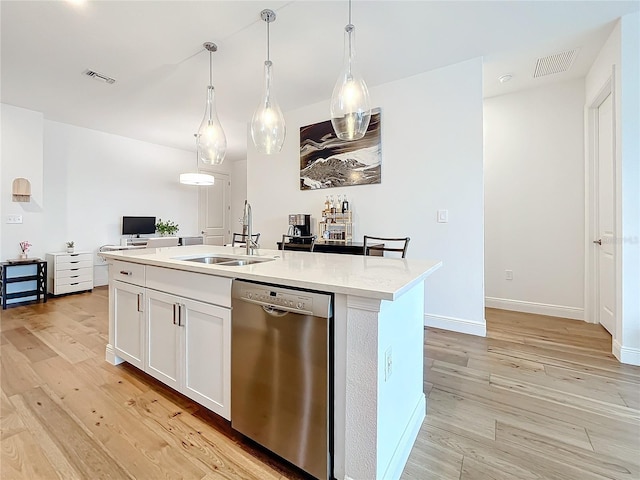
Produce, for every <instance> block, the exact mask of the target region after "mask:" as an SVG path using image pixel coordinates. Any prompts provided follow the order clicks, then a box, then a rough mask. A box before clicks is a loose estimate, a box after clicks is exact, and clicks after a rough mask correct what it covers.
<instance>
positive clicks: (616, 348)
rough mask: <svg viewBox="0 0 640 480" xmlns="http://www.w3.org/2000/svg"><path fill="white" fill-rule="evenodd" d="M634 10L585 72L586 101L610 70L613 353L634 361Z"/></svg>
mask: <svg viewBox="0 0 640 480" xmlns="http://www.w3.org/2000/svg"><path fill="white" fill-rule="evenodd" d="M639 24H640V13H638V12H636V13H633V14H630V15H626V16H624V17H622V18H621V20H620V21H619V22H618V24H617V25H616V27H615V28H614V30H613V32H612V33H611V35H610V36H609V38H608V39H607V42H606V43H605V45H604V46H603V48H602V49H601V51H600V53H599V55H598V58H597V59H596V61H595V62H594V63H593V65H592V67H591V69H590V70H589V73H588V74H587V76H586V79H585V84H586V96H585V100H586V104H587V105H592V104H593V102H594V100H595V97H596V96H597V94H598V93H599V91H600V89H601V88H602V87H603V85H604V83H605V82H606V81H607V79H608V78H609V77H610V76H611V75H612V72H613V74H614V78H615V82H614V99H615V103H614V113H615V125H616V142H615V144H616V148H615V150H616V158H615V162H616V165H615V169H616V186H615V191H616V239H617V241H616V257H617V272H616V275H617V278H616V284H617V304H616V307H617V312H616V318H617V322H616V323H617V325H616V335H615V336H614V338H613V353H614V354H615V356H616V357H617V358H618V359H619V360H620V361H622V362H624V363H631V364H634V365H640V295H638V292H640V166H639V163H640V99H639V92H638V85H640V66H639V65H640V26H639Z"/></svg>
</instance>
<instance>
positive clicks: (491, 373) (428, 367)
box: [0, 288, 640, 480]
mask: <svg viewBox="0 0 640 480" xmlns="http://www.w3.org/2000/svg"><path fill="white" fill-rule="evenodd" d="M107 308H108V302H107V290H106V288H97V289H95V290H94V292H93V293H86V294H80V295H71V296H67V297H61V298H57V299H50V300H49V302H47V303H46V304H34V305H29V306H20V307H12V308H9V309H7V310H4V311H2V319H1V323H0V329H1V334H0V357H1V368H2V372H1V373H2V377H1V379H0V383H1V387H2V388H1V396H0V400H1V402H0V418H1V437H0V440H1V441H0V444H1V456H0V460H1V465H0V478H2V479H3V480H5V479H13V478H17V479H30V480H31V479H56V478H60V479H97V478H113V479H120V478H136V479H160V478H185V479H204V480H212V479H218V478H220V479H284V478H288V479H289V478H290V479H300V478H304V476H303V475H301V473H300V472H299V471H298V470H296V469H294V468H293V467H291V466H289V465H287V464H285V463H284V462H280V461H278V460H277V458H275V457H273V456H271V455H269V454H268V453H267V452H265V451H264V450H263V449H261V448H260V447H258V446H256V445H255V444H253V443H251V442H248V441H245V440H244V439H243V438H242V437H241V436H239V435H237V434H235V433H234V432H233V431H232V430H231V429H230V428H229V425H228V423H227V422H225V421H223V420H221V419H219V417H217V416H215V415H213V414H211V413H209V412H208V411H207V410H206V409H204V408H202V407H199V406H198V405H197V404H195V403H193V402H191V401H190V400H188V399H186V398H185V397H183V396H181V395H178V394H175V393H174V392H172V391H171V390H170V389H168V388H166V387H164V386H163V385H162V384H160V383H158V382H156V381H155V380H153V379H152V378H150V377H148V376H147V375H145V374H144V373H142V372H139V371H138V370H137V369H135V368H133V367H130V366H127V365H125V364H123V365H120V366H117V367H114V366H112V365H109V364H108V363H106V362H105V361H104V348H105V344H106V341H107V324H108V312H107ZM487 330H488V337H487V338H480V337H473V336H468V335H461V334H456V333H452V332H446V331H443V330H437V329H427V331H426V336H425V358H424V365H425V392H427V394H428V411H429V414H428V415H427V418H426V420H425V422H424V424H423V426H422V429H421V431H420V434H419V437H418V440H417V442H416V445H415V447H414V449H413V451H412V453H411V457H410V459H409V462H408V464H407V467H406V469H405V472H404V475H403V478H404V479H407V480H409V479H420V480H424V479H473V480H481V479H490V478H492V479H496V480H510V479H576V480H582V479H586V480H589V479H601V478H608V479H634V480H637V479H640V460H639V458H640V368H637V367H629V366H624V365H620V364H619V363H618V362H617V361H616V360H615V359H614V358H613V357H612V356H611V354H610V353H608V352H610V351H611V345H610V344H611V339H610V337H609V336H608V334H607V333H606V332H605V331H604V330H603V329H602V328H601V327H600V326H598V325H589V324H585V323H583V322H579V321H575V320H563V319H557V318H552V317H543V316H539V315H528V314H519V313H514V312H504V311H500V310H490V309H489V310H487ZM357 480H360V479H357ZM362 480H368V479H362Z"/></svg>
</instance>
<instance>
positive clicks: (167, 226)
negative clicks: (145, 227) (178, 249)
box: [156, 218, 178, 237]
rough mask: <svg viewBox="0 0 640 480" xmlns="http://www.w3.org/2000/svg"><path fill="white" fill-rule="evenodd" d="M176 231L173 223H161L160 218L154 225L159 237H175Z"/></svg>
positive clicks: (175, 224)
mask: <svg viewBox="0 0 640 480" xmlns="http://www.w3.org/2000/svg"><path fill="white" fill-rule="evenodd" d="M177 231H178V224H177V223H174V222H172V221H171V220H167V221H166V222H163V221H162V219H161V218H159V219H158V222H157V223H156V232H158V233H159V234H160V236H162V237H164V236H165V235H175V234H176V232H177Z"/></svg>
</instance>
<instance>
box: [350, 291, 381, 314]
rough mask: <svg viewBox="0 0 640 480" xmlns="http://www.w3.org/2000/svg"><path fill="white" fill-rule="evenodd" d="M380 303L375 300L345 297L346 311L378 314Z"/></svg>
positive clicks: (352, 296) (353, 296)
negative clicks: (354, 310) (353, 310)
mask: <svg viewBox="0 0 640 480" xmlns="http://www.w3.org/2000/svg"><path fill="white" fill-rule="evenodd" d="M381 303H382V301H381V300H380V299H377V298H365V297H358V296H355V295H348V296H347V308H348V309H351V308H353V309H356V310H364V311H366V312H376V313H377V312H380V305H381Z"/></svg>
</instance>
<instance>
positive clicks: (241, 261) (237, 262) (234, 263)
mask: <svg viewBox="0 0 640 480" xmlns="http://www.w3.org/2000/svg"><path fill="white" fill-rule="evenodd" d="M176 260H185V261H187V262H197V263H206V264H208V265H221V266H224V267H242V266H244V265H252V264H254V263H263V262H269V261H271V260H273V258H232V257H218V256H216V255H207V256H204V257H193V258H180V257H178V258H176Z"/></svg>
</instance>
